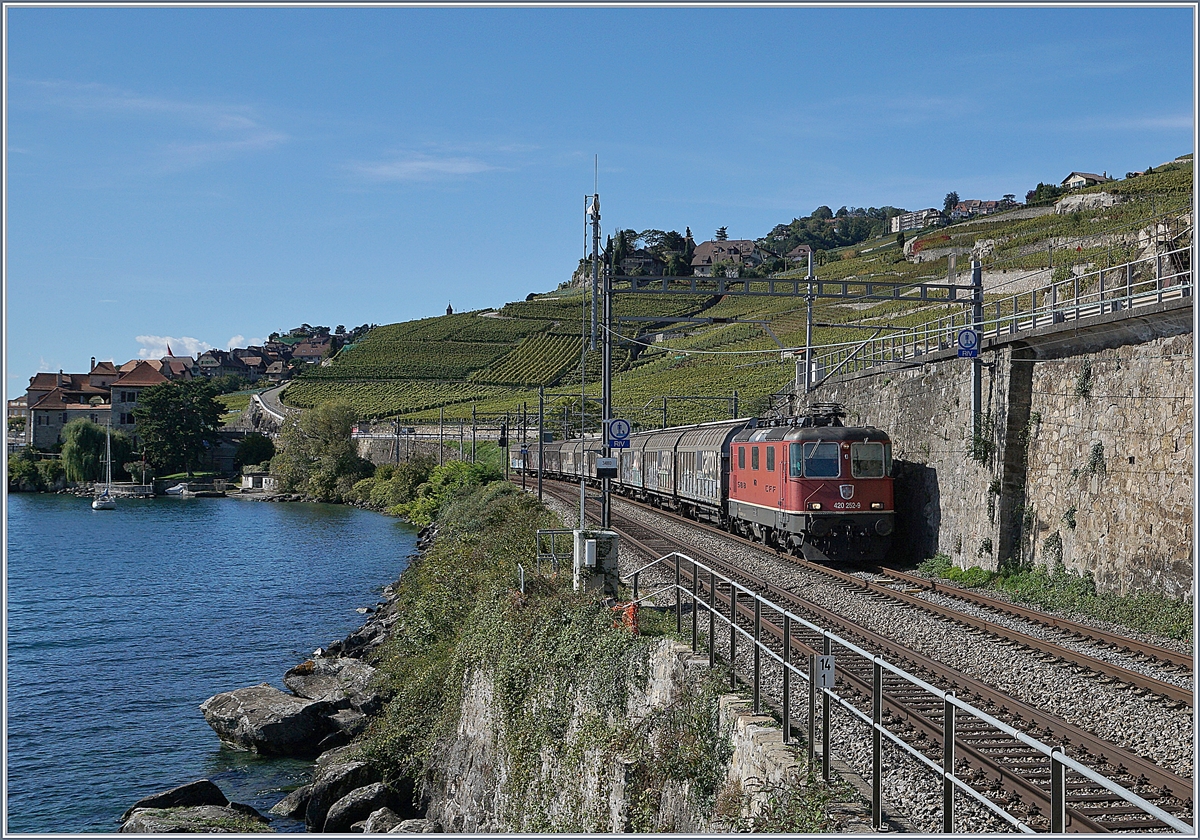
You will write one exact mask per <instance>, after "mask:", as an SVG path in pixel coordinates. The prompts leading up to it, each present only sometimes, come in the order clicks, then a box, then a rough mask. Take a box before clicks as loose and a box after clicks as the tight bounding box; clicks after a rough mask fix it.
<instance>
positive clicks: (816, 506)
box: [808, 502, 821, 510]
mask: <svg viewBox="0 0 1200 840" xmlns="http://www.w3.org/2000/svg"><path fill="white" fill-rule="evenodd" d="M808 509H809V510H820V509H821V503H820V502H809V504H808Z"/></svg>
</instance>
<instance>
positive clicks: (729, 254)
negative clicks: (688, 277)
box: [692, 239, 764, 277]
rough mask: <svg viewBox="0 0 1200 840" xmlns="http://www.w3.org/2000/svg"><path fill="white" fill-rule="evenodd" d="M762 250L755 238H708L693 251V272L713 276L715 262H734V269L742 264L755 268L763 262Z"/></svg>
mask: <svg viewBox="0 0 1200 840" xmlns="http://www.w3.org/2000/svg"><path fill="white" fill-rule="evenodd" d="M763 259H764V258H763V255H762V252H760V251H759V249H758V246H757V245H756V244H755V242H754V240H753V239H726V240H723V241H720V242H718V241H716V240H712V239H709V240H706V241H704V242H701V243H700V244H699V245H697V246H696V250H695V251H693V252H692V273H693V274H695V275H697V276H699V277H712V276H713V274H712V267H713V264H714V263H720V262H723V263H732V264H733V266H734V271H737V269H738V268H740V267H741V266H746V267H747V268H754V267H757V266H760V265H762V263H763Z"/></svg>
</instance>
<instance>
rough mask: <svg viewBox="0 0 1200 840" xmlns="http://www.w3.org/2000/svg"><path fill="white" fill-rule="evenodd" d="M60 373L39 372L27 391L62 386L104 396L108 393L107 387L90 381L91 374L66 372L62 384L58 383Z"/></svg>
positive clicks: (48, 389)
mask: <svg viewBox="0 0 1200 840" xmlns="http://www.w3.org/2000/svg"><path fill="white" fill-rule="evenodd" d="M58 377H59V374H57V373H45V372H43V373H39V374H37V375H35V376H33V377H31V378H30V380H29V387H28V388H26V390H27V391H50V390H53V389H55V388H62V389H63V390H65V391H76V392H82V393H87V394H99V395H100V396H104V395H106V394H108V389H107V388H101V387H100V386H99V385H93V384H92V383H91V382H90V381H89V374H86V373H64V374H62V380H63V381H62V385H59V384H58Z"/></svg>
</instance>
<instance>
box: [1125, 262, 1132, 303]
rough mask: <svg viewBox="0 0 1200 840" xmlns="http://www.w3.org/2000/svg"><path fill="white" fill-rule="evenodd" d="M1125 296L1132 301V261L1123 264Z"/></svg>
mask: <svg viewBox="0 0 1200 840" xmlns="http://www.w3.org/2000/svg"><path fill="white" fill-rule="evenodd" d="M1125 297H1126V298H1127V299H1128V300H1129V303H1130V304H1132V303H1133V263H1129V264H1128V265H1126V266H1125Z"/></svg>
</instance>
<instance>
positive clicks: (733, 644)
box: [729, 583, 737, 688]
mask: <svg viewBox="0 0 1200 840" xmlns="http://www.w3.org/2000/svg"><path fill="white" fill-rule="evenodd" d="M736 654H737V587H736V586H734V585H733V584H732V583H730V584H729V687H730V688H737V669H736V668H735V667H734V656H735V655H736Z"/></svg>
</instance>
